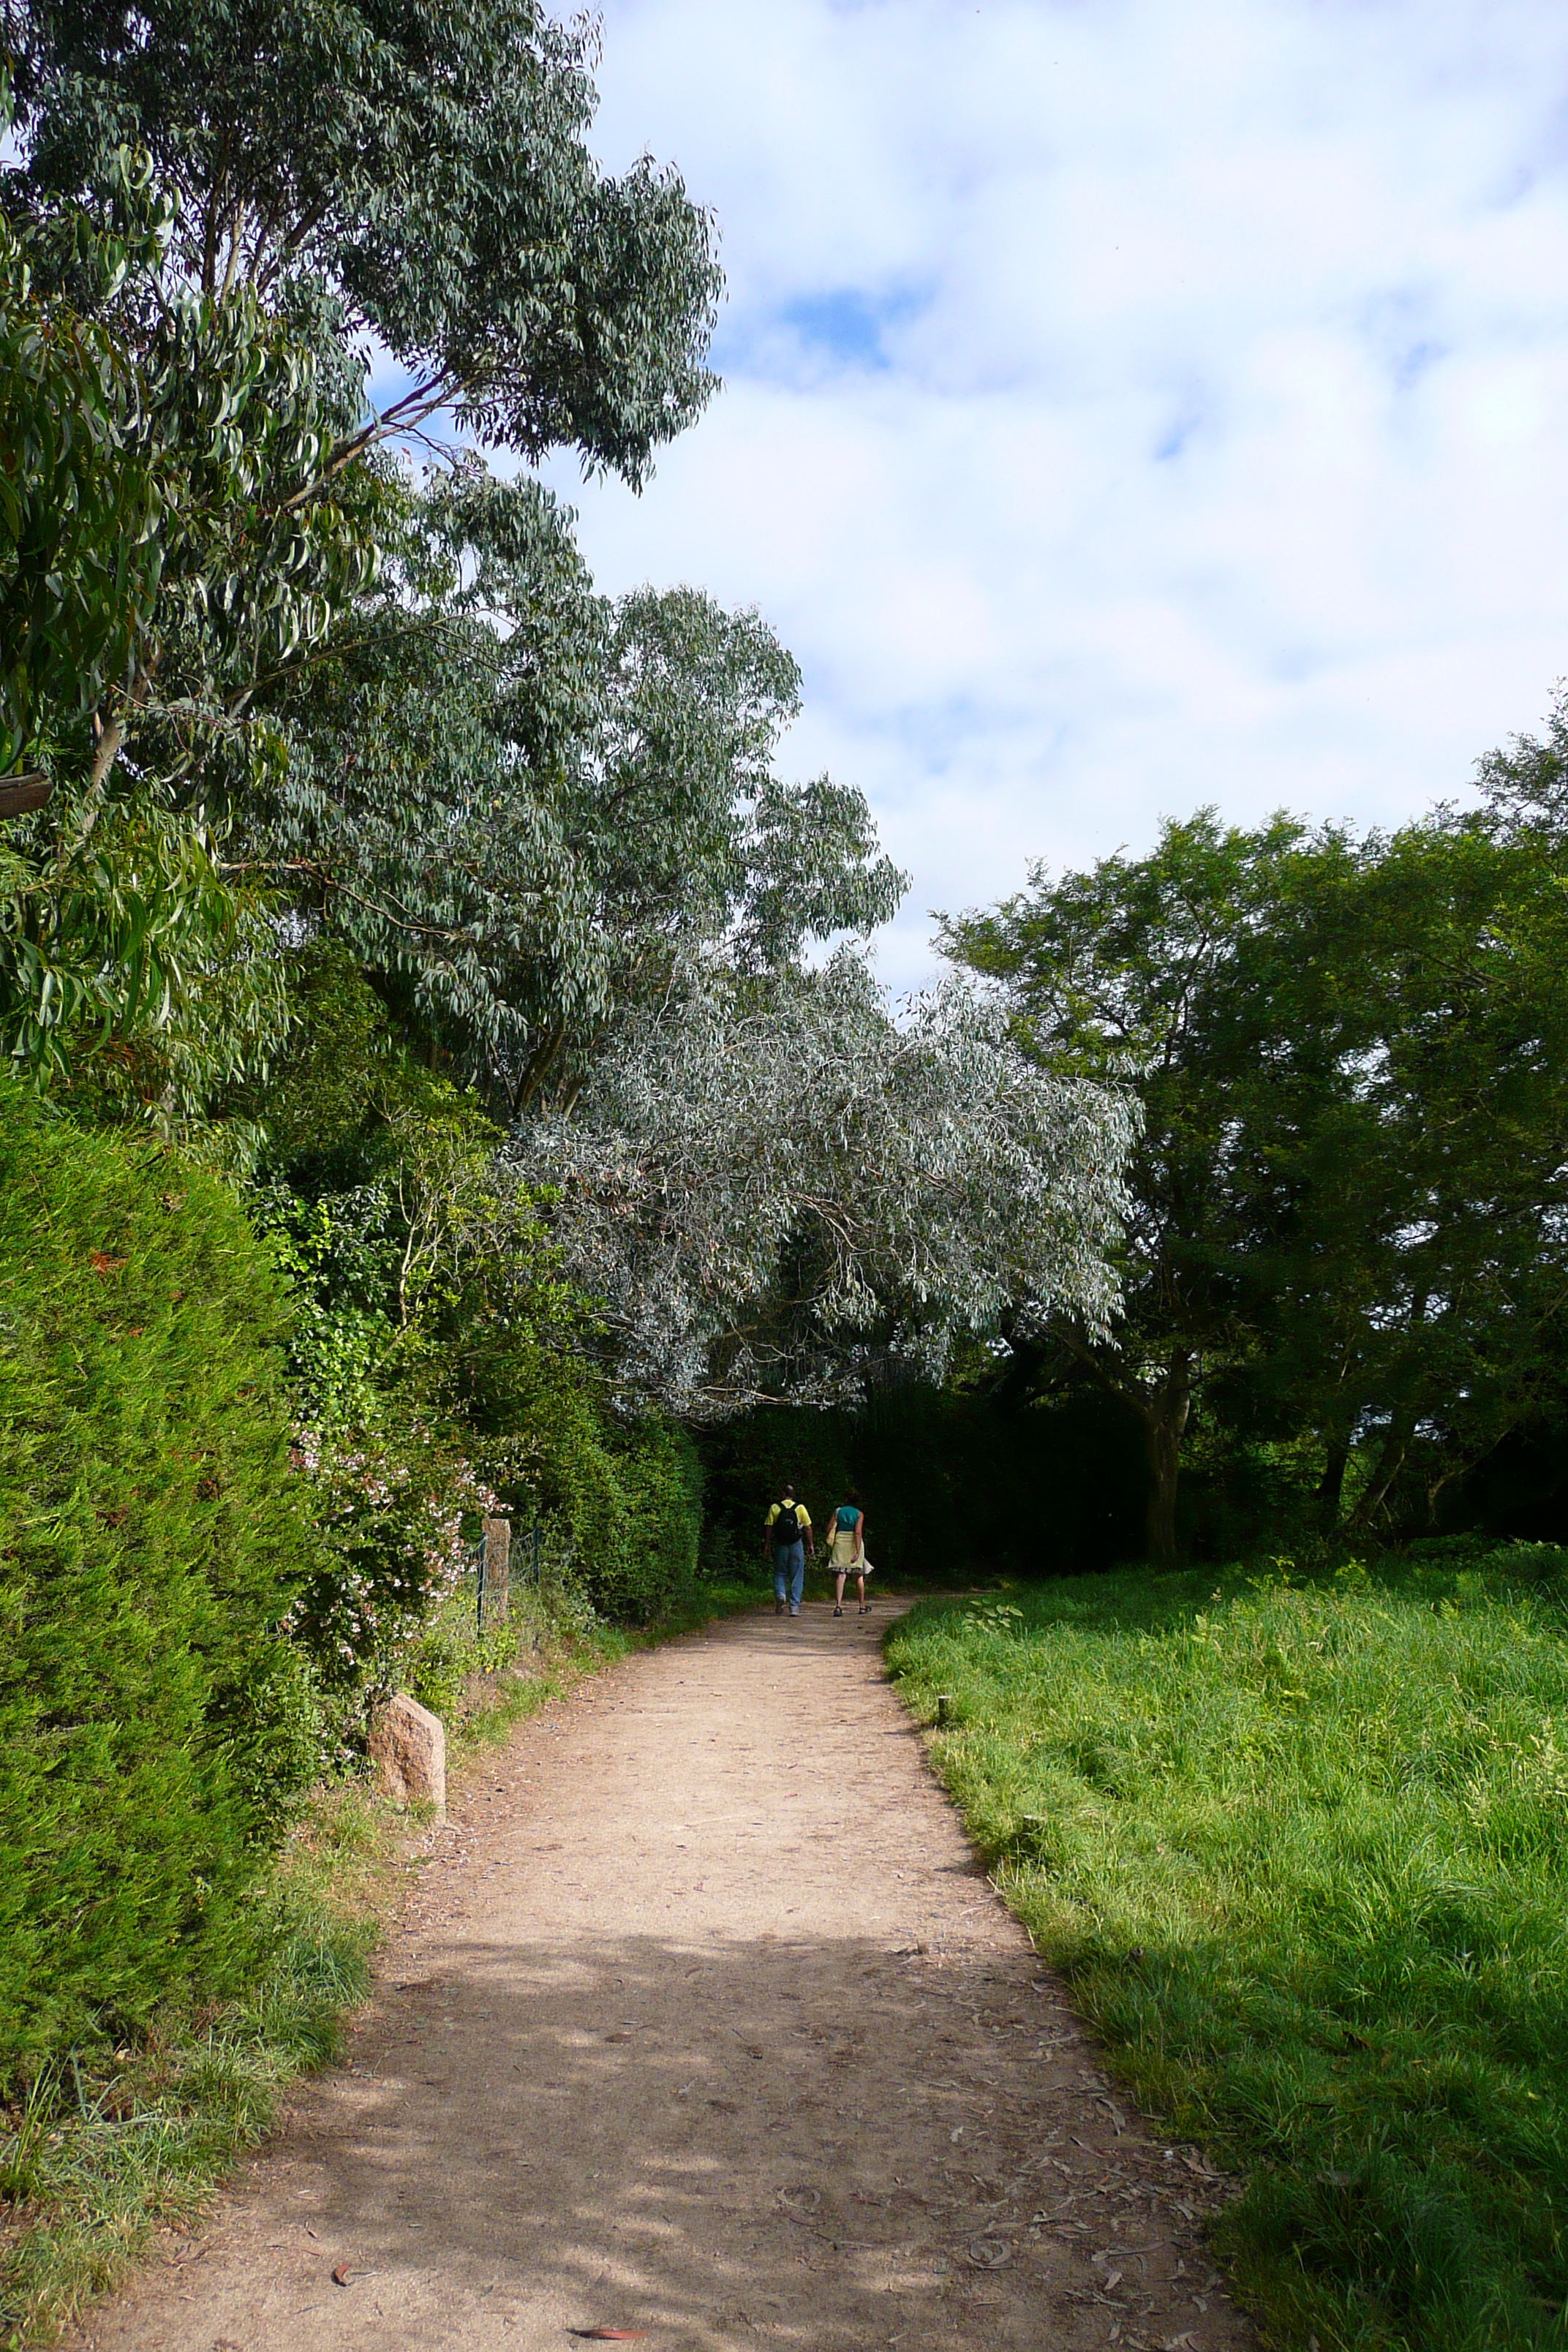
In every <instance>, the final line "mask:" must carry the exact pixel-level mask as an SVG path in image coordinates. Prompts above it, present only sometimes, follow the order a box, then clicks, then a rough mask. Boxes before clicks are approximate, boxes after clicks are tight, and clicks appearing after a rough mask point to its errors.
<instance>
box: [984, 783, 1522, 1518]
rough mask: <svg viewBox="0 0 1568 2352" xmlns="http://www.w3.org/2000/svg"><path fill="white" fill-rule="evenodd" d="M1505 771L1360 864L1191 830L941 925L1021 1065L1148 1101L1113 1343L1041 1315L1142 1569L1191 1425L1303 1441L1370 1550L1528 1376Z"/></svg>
mask: <svg viewBox="0 0 1568 2352" xmlns="http://www.w3.org/2000/svg"><path fill="white" fill-rule="evenodd" d="M1533 759H1534V754H1533V752H1532V753H1531V754H1529V755H1524V754H1521V760H1520V761H1517V762H1514V763H1512V764H1510V766H1508V767H1507V769H1506V770H1505V769H1503V768H1500V767H1499V766H1498V765H1497V764H1496V763H1493V766H1492V768H1491V770H1490V771H1489V772H1490V773H1491V774H1492V775H1493V776H1494V777H1495V778H1496V780H1497V788H1496V790H1495V792H1494V796H1493V797H1494V810H1493V811H1492V812H1481V813H1478V814H1472V815H1469V816H1464V817H1461V816H1459V815H1458V814H1455V813H1454V812H1452V811H1448V810H1440V811H1438V812H1437V813H1436V814H1434V815H1433V816H1432V817H1431V818H1429V819H1427V820H1425V821H1424V822H1422V823H1420V824H1414V825H1411V826H1407V827H1405V828H1404V829H1402V830H1401V831H1400V832H1398V833H1396V834H1394V835H1392V836H1384V835H1378V834H1370V835H1364V836H1361V837H1359V838H1358V837H1356V836H1353V835H1350V834H1349V833H1347V832H1345V831H1343V830H1341V829H1338V828H1333V827H1324V828H1321V829H1319V830H1317V831H1313V830H1311V829H1310V828H1308V827H1306V826H1304V825H1302V824H1297V823H1294V822H1292V821H1290V820H1288V819H1285V818H1278V819H1276V820H1274V821H1273V822H1272V823H1271V824H1268V825H1266V826H1263V827H1261V828H1258V829H1257V830H1254V831H1252V832H1247V831H1245V830H1242V829H1239V828H1227V827H1225V826H1223V825H1221V824H1220V823H1219V822H1218V820H1217V819H1216V818H1215V815H1214V814H1213V813H1212V812H1205V813H1203V814H1199V815H1198V816H1196V817H1194V818H1193V819H1190V820H1187V821H1185V822H1184V823H1172V824H1167V825H1166V826H1165V827H1164V829H1163V833H1162V835H1161V839H1160V841H1159V843H1158V845H1156V847H1155V848H1154V849H1153V850H1152V852H1151V853H1150V854H1149V855H1148V856H1144V857H1141V858H1135V857H1130V856H1125V855H1121V856H1116V857H1113V858H1108V859H1105V860H1102V861H1101V862H1100V864H1099V865H1098V866H1095V867H1094V868H1093V869H1092V870H1091V871H1090V872H1089V873H1084V874H1067V875H1064V876H1062V877H1059V878H1056V879H1053V878H1052V877H1050V876H1049V875H1048V874H1047V871H1046V870H1045V869H1044V868H1043V867H1037V868H1035V869H1034V871H1033V874H1032V876H1031V882H1030V887H1029V889H1028V890H1027V891H1026V893H1024V894H1022V895H1020V896H1019V897H1018V898H1015V899H1013V900H1010V901H1008V902H1006V903H1005V905H1003V906H1001V907H999V908H994V909H992V910H991V911H989V912H988V913H984V914H974V915H970V916H965V917H962V918H959V919H955V920H952V921H950V922H949V923H948V924H947V925H946V927H945V940H946V946H947V951H948V952H949V954H950V955H951V956H952V958H953V959H954V960H955V961H959V962H961V963H963V964H965V965H967V966H969V967H971V968H973V969H974V970H976V971H982V972H984V973H985V974H987V975H988V976H990V977H991V978H992V979H994V981H996V982H999V983H1000V986H1001V989H1002V991H1003V993H1004V998H1005V1002H1006V1003H1007V1004H1008V1006H1009V1008H1010V1010H1011V1013H1012V1015H1013V1018H1014V1021H1015V1024H1016V1034H1017V1036H1018V1038H1019V1040H1020V1042H1021V1044H1022V1045H1024V1047H1025V1049H1026V1051H1027V1052H1029V1053H1030V1054H1031V1055H1034V1056H1035V1057H1036V1058H1037V1060H1038V1061H1040V1063H1041V1064H1042V1065H1043V1066H1046V1067H1047V1068H1051V1069H1061V1070H1068V1071H1072V1072H1075V1073H1083V1074H1085V1075H1090V1076H1097V1077H1100V1078H1102V1079H1104V1078H1113V1077H1117V1076H1120V1078H1121V1081H1122V1082H1123V1083H1126V1084H1128V1085H1130V1086H1131V1087H1133V1088H1134V1090H1135V1091H1136V1093H1137V1096H1138V1097H1139V1100H1140V1102H1141V1104H1142V1111H1143V1129H1142V1138H1141V1140H1140V1142H1139V1144H1138V1146H1137V1149H1136V1150H1135V1152H1134V1155H1133V1159H1132V1161H1131V1169H1130V1187H1131V1192H1132V1196H1133V1208H1132V1212H1131V1216H1130V1219H1129V1222H1128V1225H1127V1229H1126V1235H1125V1240H1124V1243H1123V1244H1122V1247H1121V1254H1120V1262H1121V1267H1122V1272H1123V1281H1124V1298H1125V1305H1126V1313H1125V1317H1124V1319H1123V1321H1122V1322H1121V1324H1120V1325H1119V1326H1118V1327H1117V1328H1116V1329H1115V1330H1114V1331H1113V1333H1112V1334H1111V1335H1110V1341H1109V1344H1108V1342H1107V1341H1106V1339H1103V1338H1095V1337H1094V1336H1092V1335H1089V1334H1088V1333H1086V1332H1084V1331H1082V1330H1081V1329H1080V1328H1078V1327H1077V1326H1076V1325H1075V1324H1074V1323H1073V1321H1072V1319H1071V1318H1070V1317H1064V1316H1062V1315H1061V1314H1060V1313H1059V1312H1053V1313H1049V1314H1047V1316H1046V1317H1045V1318H1044V1321H1045V1325H1046V1328H1047V1330H1048V1332H1049V1334H1050V1335H1051V1337H1052V1339H1053V1340H1054V1341H1055V1343H1056V1344H1057V1345H1058V1346H1059V1347H1060V1348H1061V1349H1065V1350H1066V1351H1067V1354H1068V1357H1069V1358H1070V1359H1071V1360H1073V1361H1075V1362H1077V1363H1078V1364H1079V1365H1080V1366H1082V1367H1083V1368H1084V1369H1085V1370H1087V1372H1088V1373H1089V1376H1090V1377H1092V1378H1093V1379H1095V1380H1097V1381H1100V1382H1101V1383H1103V1384H1104V1385H1105V1386H1106V1387H1107V1388H1108V1389H1110V1391H1113V1392H1114V1393H1115V1394H1116V1395H1118V1396H1119V1397H1121V1399H1122V1400H1123V1401H1124V1402H1126V1403H1127V1404H1128V1405H1129V1406H1131V1409H1132V1410H1133V1412H1136V1413H1137V1415H1138V1417H1139V1419H1140V1421H1141V1423H1142V1426H1143V1429H1144V1433H1145V1441H1146V1446H1147V1451H1148V1457H1149V1466H1150V1495H1151V1501H1150V1529H1149V1539H1150V1548H1151V1552H1152V1556H1153V1557H1154V1558H1155V1559H1160V1560H1163V1561H1169V1560H1170V1559H1173V1557H1174V1556H1175V1551H1176V1548H1177V1524H1176V1500H1177V1481H1178V1474H1179V1467H1180V1460H1181V1454H1182V1449H1183V1444H1184V1440H1185V1439H1186V1438H1187V1437H1188V1435H1189V1430H1190V1424H1192V1423H1193V1417H1194V1413H1196V1415H1197V1424H1198V1427H1199V1429H1200V1431H1203V1430H1205V1429H1206V1431H1207V1432H1208V1433H1213V1432H1214V1431H1215V1430H1216V1429H1217V1428H1221V1427H1224V1428H1228V1429H1230V1430H1231V1431H1233V1432H1239V1433H1249V1434H1251V1435H1254V1436H1257V1437H1260V1438H1263V1439H1266V1440H1269V1441H1285V1442H1291V1443H1295V1444H1300V1443H1301V1442H1302V1441H1306V1442H1307V1443H1308V1444H1310V1445H1311V1446H1315V1447H1316V1449H1317V1451H1316V1467H1315V1473H1314V1475H1316V1478H1317V1482H1318V1496H1319V1507H1320V1511H1321V1516H1322V1517H1323V1518H1324V1520H1325V1521H1326V1523H1327V1524H1330V1525H1332V1524H1333V1523H1334V1522H1335V1521H1336V1520H1337V1518H1338V1517H1339V1514H1340V1512H1341V1509H1342V1507H1345V1506H1346V1504H1347V1503H1348V1505H1349V1507H1352V1508H1353V1509H1354V1510H1355V1512H1356V1513H1357V1515H1358V1516H1359V1517H1360V1518H1361V1519H1362V1520H1363V1522H1369V1523H1373V1524H1375V1523H1377V1522H1378V1521H1379V1519H1380V1517H1382V1516H1383V1515H1384V1513H1385V1512H1386V1510H1387V1509H1388V1508H1389V1507H1390V1504H1391V1500H1392V1498H1393V1497H1394V1490H1395V1487H1396V1484H1397V1483H1398V1482H1400V1481H1401V1480H1403V1481H1404V1482H1405V1485H1406V1486H1408V1485H1409V1483H1410V1482H1411V1481H1412V1480H1415V1481H1416V1482H1417V1484H1418V1486H1419V1488H1420V1491H1421V1492H1422V1494H1423V1496H1424V1497H1425V1507H1426V1509H1427V1510H1430V1508H1431V1507H1433V1503H1434V1499H1435V1497H1436V1494H1437V1493H1438V1492H1439V1491H1440V1489H1441V1487H1442V1486H1444V1485H1445V1484H1446V1483H1447V1481H1449V1480H1451V1479H1452V1478H1453V1477H1454V1476H1456V1475H1458V1474H1459V1473H1461V1472H1462V1471H1463V1470H1464V1469H1465V1468H1466V1467H1467V1466H1468V1465H1469V1464H1471V1463H1473V1462H1474V1461H1475V1460H1476V1459H1477V1458H1478V1457H1479V1455H1480V1454H1484V1453H1485V1452H1486V1451H1487V1450H1488V1449H1489V1447H1490V1446H1491V1445H1493V1444H1496V1443H1497V1442H1498V1440H1499V1438H1500V1436H1501V1435H1502V1434H1503V1433H1506V1431H1508V1430H1509V1429H1510V1428H1511V1427H1514V1426H1516V1425H1518V1423H1520V1422H1521V1419H1522V1418H1524V1417H1525V1416H1526V1415H1528V1413H1529V1412H1531V1410H1532V1408H1533V1405H1534V1402H1535V1401H1536V1400H1537V1399H1538V1398H1539V1396H1540V1394H1541V1392H1542V1384H1543V1382H1545V1381H1547V1380H1548V1379H1549V1377H1550V1374H1549V1367H1550V1365H1551V1364H1552V1362H1553V1361H1554V1360H1555V1355H1556V1351H1557V1350H1558V1349H1560V1345H1561V1318H1562V1312H1563V1296H1564V1294H1563V1275H1564V1272H1565V1271H1568V1267H1565V1265H1564V1261H1563V1234H1564V1231H1565V1225H1564V1214H1563V1212H1564V1207H1565V1205H1568V1204H1565V1202H1564V1196H1563V1183H1564V1176H1563V1170H1564V1167H1565V1165H1568V1078H1565V1077H1564V1072H1565V1070H1568V1033H1565V1032H1564V1031H1563V1010H1562V992H1561V988H1560V986H1559V983H1558V978H1557V975H1558V973H1559V972H1560V971H1561V961H1562V955H1563V949H1564V947H1565V946H1568V908H1565V901H1564V896H1563V878H1564V873H1565V865H1564V860H1565V856H1568V850H1565V845H1564V842H1563V836H1562V835H1561V834H1560V833H1559V832H1558V831H1557V830H1556V829H1555V828H1554V827H1553V826H1552V825H1550V824H1546V823H1545V822H1544V821H1543V820H1542V799H1541V796H1540V794H1539V793H1536V794H1534V795H1533V796H1532V797H1531V798H1530V799H1529V802H1528V806H1526V807H1522V808H1521V804H1520V800H1519V793H1518V791H1517V790H1516V789H1515V787H1516V786H1517V784H1518V780H1519V778H1520V775H1521V770H1522V768H1524V767H1525V766H1528V765H1529V764H1530V761H1531V760H1533ZM1537 764H1538V763H1537ZM1347 1470H1351V1471H1353V1474H1354V1475H1353V1476H1352V1480H1351V1483H1350V1486H1349V1489H1348V1491H1347V1486H1346V1475H1347Z"/></svg>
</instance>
